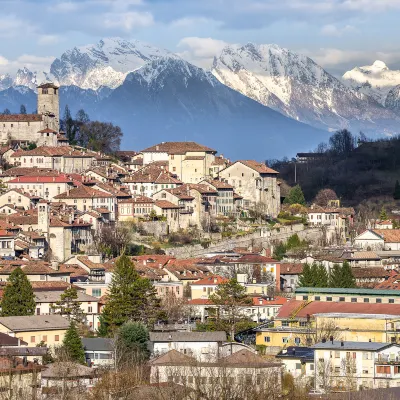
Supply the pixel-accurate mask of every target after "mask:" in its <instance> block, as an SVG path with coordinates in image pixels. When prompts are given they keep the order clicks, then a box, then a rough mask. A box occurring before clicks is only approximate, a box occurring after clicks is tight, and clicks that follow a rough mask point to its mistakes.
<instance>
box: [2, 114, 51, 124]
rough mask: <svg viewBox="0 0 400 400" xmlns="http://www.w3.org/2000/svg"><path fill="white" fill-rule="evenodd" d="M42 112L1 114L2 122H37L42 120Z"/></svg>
mask: <svg viewBox="0 0 400 400" xmlns="http://www.w3.org/2000/svg"><path fill="white" fill-rule="evenodd" d="M42 119H43V117H42V115H41V114H8V115H7V114H1V115H0V121H1V122H35V121H42Z"/></svg>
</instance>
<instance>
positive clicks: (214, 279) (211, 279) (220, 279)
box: [192, 275, 229, 285]
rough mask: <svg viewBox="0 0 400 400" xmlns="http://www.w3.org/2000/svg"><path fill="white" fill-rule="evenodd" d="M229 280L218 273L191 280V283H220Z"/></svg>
mask: <svg viewBox="0 0 400 400" xmlns="http://www.w3.org/2000/svg"><path fill="white" fill-rule="evenodd" d="M227 282H229V280H228V279H226V278H223V277H222V276H219V275H211V276H207V278H203V279H200V280H198V281H196V282H193V283H192V285H220V284H221V283H227Z"/></svg>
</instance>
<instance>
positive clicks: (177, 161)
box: [140, 142, 216, 183]
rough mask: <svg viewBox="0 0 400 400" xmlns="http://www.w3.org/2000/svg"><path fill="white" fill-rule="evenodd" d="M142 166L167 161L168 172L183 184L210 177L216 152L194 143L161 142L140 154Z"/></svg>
mask: <svg viewBox="0 0 400 400" xmlns="http://www.w3.org/2000/svg"><path fill="white" fill-rule="evenodd" d="M140 153H141V154H142V155H143V164H144V165H147V164H150V163H152V162H154V161H167V162H168V170H169V171H170V172H171V173H172V174H174V175H176V176H177V177H178V179H180V180H181V181H182V182H185V183H198V182H200V181H201V180H203V179H205V178H206V177H209V176H211V173H212V168H211V167H212V166H213V162H214V161H215V154H216V150H213V149H211V148H209V147H206V146H203V145H201V144H198V143H195V142H162V143H159V144H156V145H154V146H151V147H148V148H147V149H144V150H142V151H141V152H140Z"/></svg>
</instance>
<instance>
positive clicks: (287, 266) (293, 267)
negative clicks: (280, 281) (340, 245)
mask: <svg viewBox="0 0 400 400" xmlns="http://www.w3.org/2000/svg"><path fill="white" fill-rule="evenodd" d="M303 266H304V265H303V264H295V263H282V264H281V269H280V274H281V275H300V274H302V273H303Z"/></svg>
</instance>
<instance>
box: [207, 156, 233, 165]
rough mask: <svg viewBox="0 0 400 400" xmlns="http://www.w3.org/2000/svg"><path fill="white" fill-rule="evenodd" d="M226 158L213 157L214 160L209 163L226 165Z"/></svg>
mask: <svg viewBox="0 0 400 400" xmlns="http://www.w3.org/2000/svg"><path fill="white" fill-rule="evenodd" d="M228 162H229V161H228V160H227V159H226V158H222V157H218V156H217V157H215V159H214V161H213V162H212V163H211V165H222V166H223V165H226V164H228Z"/></svg>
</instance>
